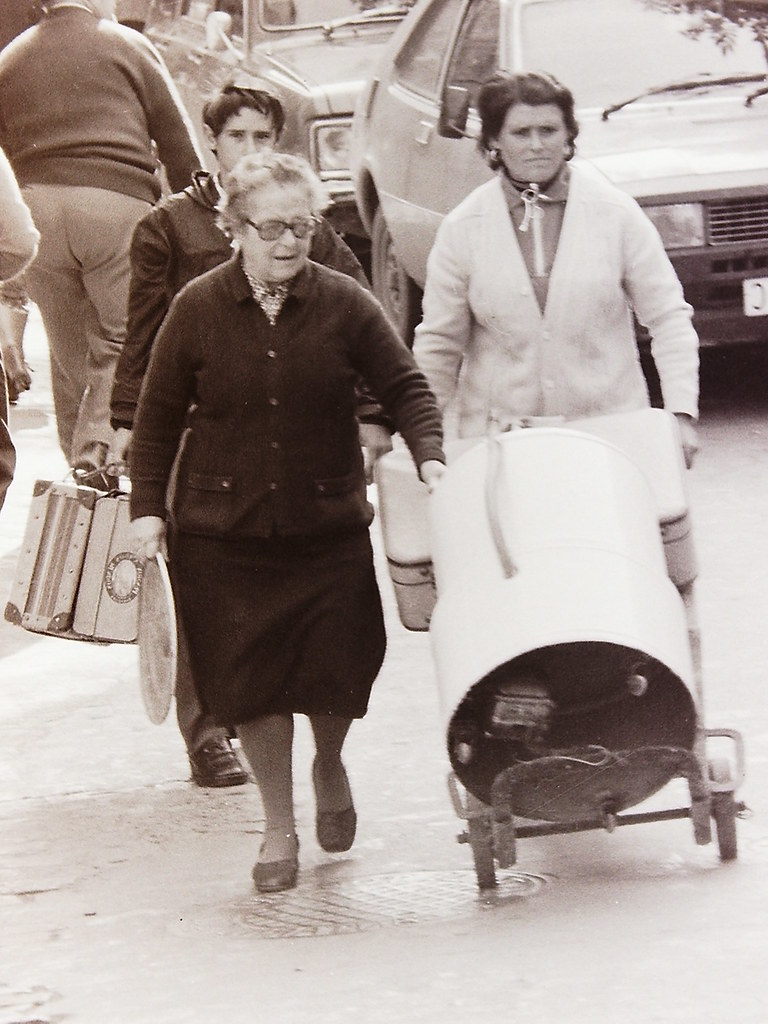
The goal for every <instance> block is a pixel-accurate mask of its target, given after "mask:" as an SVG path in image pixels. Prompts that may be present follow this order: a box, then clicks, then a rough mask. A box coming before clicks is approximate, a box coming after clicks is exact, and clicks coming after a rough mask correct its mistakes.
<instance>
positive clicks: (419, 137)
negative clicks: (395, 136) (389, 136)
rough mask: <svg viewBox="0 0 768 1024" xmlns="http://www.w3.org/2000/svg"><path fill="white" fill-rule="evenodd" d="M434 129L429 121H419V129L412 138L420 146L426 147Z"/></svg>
mask: <svg viewBox="0 0 768 1024" xmlns="http://www.w3.org/2000/svg"><path fill="white" fill-rule="evenodd" d="M434 127H435V126H434V125H433V124H432V122H431V121H419V127H418V130H417V131H416V135H415V136H414V138H415V140H416V142H418V144H419V145H420V146H426V145H427V144H428V143H429V140H430V139H431V138H432V132H433V130H434Z"/></svg>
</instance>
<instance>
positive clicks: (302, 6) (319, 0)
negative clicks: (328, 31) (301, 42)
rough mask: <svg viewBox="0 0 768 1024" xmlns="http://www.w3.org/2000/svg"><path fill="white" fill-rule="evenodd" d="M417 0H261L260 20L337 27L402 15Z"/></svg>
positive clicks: (280, 26)
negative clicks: (400, 0)
mask: <svg viewBox="0 0 768 1024" xmlns="http://www.w3.org/2000/svg"><path fill="white" fill-rule="evenodd" d="M413 2H414V0H402V2H398V0H258V3H259V21H260V23H261V25H262V28H265V29H267V30H269V31H278V30H279V31H281V32H285V31H286V30H291V29H305V28H310V27H313V26H317V27H320V26H323V27H328V28H336V27H340V26H342V25H347V24H350V25H351V24H354V23H356V22H359V21H368V20H370V19H376V18H378V17H381V18H384V17H387V16H391V17H400V18H401V17H403V16H404V15H405V14H406V13H407V11H408V9H409V8H410V7H412V6H413Z"/></svg>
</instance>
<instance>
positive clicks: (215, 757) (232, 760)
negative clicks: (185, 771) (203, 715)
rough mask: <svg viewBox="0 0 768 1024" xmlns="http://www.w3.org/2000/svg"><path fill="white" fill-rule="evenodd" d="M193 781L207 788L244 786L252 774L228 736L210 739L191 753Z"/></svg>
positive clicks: (190, 762) (190, 761) (190, 764)
mask: <svg viewBox="0 0 768 1024" xmlns="http://www.w3.org/2000/svg"><path fill="white" fill-rule="evenodd" d="M189 766H190V768H191V769H192V781H193V782H195V783H196V784H197V785H198V786H203V787H205V788H206V789H208V788H212V789H218V788H220V787H224V786H243V785H245V783H246V782H248V781H249V779H250V776H249V775H248V772H247V771H246V770H245V768H243V766H242V764H241V763H240V760H239V758H238V756H237V754H236V753H235V752H234V750H233V749H232V744H231V743H230V742H229V739H228V738H227V737H226V736H222V737H221V739H217V740H210V742H208V743H205V744H204V745H203V746H202V747H199V748H198V749H197V750H196V751H195V752H194V753H192V754H190V755H189Z"/></svg>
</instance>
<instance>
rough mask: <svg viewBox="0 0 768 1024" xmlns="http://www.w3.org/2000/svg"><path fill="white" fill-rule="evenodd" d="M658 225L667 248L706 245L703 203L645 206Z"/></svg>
mask: <svg viewBox="0 0 768 1024" xmlns="http://www.w3.org/2000/svg"><path fill="white" fill-rule="evenodd" d="M643 209H644V210H645V212H646V214H647V215H648V216H649V217H650V219H651V220H652V221H653V223H654V224H655V225H656V230H657V231H658V232H659V234H660V235H661V240H662V242H663V243H664V248H665V249H683V248H686V247H690V246H696V245H704V242H705V238H704V207H703V206H702V204H701V203H671V204H669V205H667V206H644V207H643Z"/></svg>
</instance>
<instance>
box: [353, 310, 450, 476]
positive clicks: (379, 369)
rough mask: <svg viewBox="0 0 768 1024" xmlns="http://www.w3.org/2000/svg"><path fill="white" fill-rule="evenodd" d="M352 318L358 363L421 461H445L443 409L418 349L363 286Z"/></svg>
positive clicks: (355, 353)
mask: <svg viewBox="0 0 768 1024" xmlns="http://www.w3.org/2000/svg"><path fill="white" fill-rule="evenodd" d="M351 319H352V322H353V324H354V327H355V330H354V333H353V336H352V359H353V363H354V366H355V369H356V370H357V371H358V373H359V374H360V375H361V376H362V378H363V380H364V381H365V382H366V384H368V385H369V386H370V388H371V391H372V392H373V393H374V394H375V395H376V397H377V398H378V399H379V401H380V402H381V404H382V406H383V407H384V411H385V412H386V413H387V415H388V416H389V417H390V419H391V420H392V422H393V424H394V426H395V429H396V430H397V431H398V432H399V433H400V434H402V436H403V439H404V440H405V443H406V444H407V445H408V448H409V450H410V452H411V455H412V456H413V461H414V463H415V464H416V467H417V468H419V467H420V466H421V465H422V463H424V462H426V461H427V460H430V459H436V460H437V461H438V462H445V455H444V453H443V428H442V417H441V415H440V410H439V409H438V407H437V403H436V402H435V397H434V395H433V394H432V392H431V390H430V388H429V384H428V383H427V380H426V377H425V376H424V374H423V373H422V372H421V370H419V368H418V366H417V365H416V360H415V359H414V357H413V353H412V352H411V351H410V349H409V348H408V347H407V346H406V345H405V343H404V342H403V341H402V339H401V338H400V336H399V335H398V334H397V332H396V331H395V329H394V328H393V327H392V325H391V324H390V322H389V320H388V319H387V317H386V315H385V313H384V311H383V310H382V308H381V306H380V305H379V303H378V302H377V301H376V300H375V299H374V298H373V297H372V296H370V295H368V294H366V293H365V292H363V291H359V293H358V295H357V301H356V303H355V308H354V309H353V315H352V318H351Z"/></svg>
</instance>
